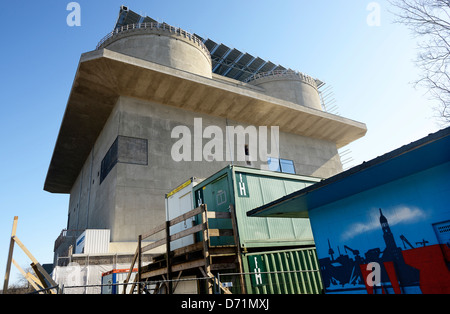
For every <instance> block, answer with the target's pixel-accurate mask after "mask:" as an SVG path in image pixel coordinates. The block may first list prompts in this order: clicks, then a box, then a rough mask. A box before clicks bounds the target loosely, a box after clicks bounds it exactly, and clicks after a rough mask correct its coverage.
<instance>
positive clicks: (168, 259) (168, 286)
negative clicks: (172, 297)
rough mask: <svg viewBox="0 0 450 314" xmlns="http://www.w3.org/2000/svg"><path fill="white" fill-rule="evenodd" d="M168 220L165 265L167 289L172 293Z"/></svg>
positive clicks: (168, 224) (167, 225)
mask: <svg viewBox="0 0 450 314" xmlns="http://www.w3.org/2000/svg"><path fill="white" fill-rule="evenodd" d="M170 239H171V236H170V222H169V221H167V222H166V252H167V254H166V267H167V280H168V282H167V289H168V292H169V294H173V284H172V258H171V257H170V242H171V240H170Z"/></svg>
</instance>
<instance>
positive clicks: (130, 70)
mask: <svg viewBox="0 0 450 314" xmlns="http://www.w3.org/2000/svg"><path fill="white" fill-rule="evenodd" d="M119 96H128V97H134V98H139V99H143V100H147V101H152V102H156V103H159V104H163V105H169V106H174V107H178V108H181V109H185V110H189V111H194V112H199V113H202V114H208V115H212V116H217V117H223V118H227V119H230V120H234V121H237V122H241V123H245V124H249V125H255V126H279V127H280V131H281V132H288V133H294V134H298V135H302V136H305V137H312V138H317V139H322V140H326V141H331V142H334V143H336V146H337V147H338V148H340V147H343V146H345V145H347V144H349V143H351V142H353V141H355V140H357V139H359V138H361V137H363V136H364V135H365V134H366V132H367V128H366V125H365V124H363V123H360V122H357V121H353V120H350V119H346V118H343V117H340V116H336V115H333V114H329V113H326V112H323V111H320V110H315V109H311V108H307V107H304V106H299V105H297V104H293V103H290V102H287V101H283V100H280V99H277V98H273V97H270V96H267V95H265V94H264V93H261V92H258V91H256V90H255V89H250V88H246V87H244V86H242V85H239V84H236V85H233V84H230V83H229V82H226V81H224V82H221V81H219V80H216V79H210V78H206V77H202V76H199V75H195V74H192V73H189V72H184V71H180V70H177V69H174V68H170V67H167V66H163V65H160V64H156V63H152V62H149V61H145V60H141V59H137V58H134V57H131V56H127V55H124V54H121V53H117V52H113V51H110V50H107V49H101V50H96V51H92V52H88V53H85V54H83V55H82V56H81V59H80V63H79V66H78V70H77V73H76V76H75V80H74V83H73V87H72V91H71V93H70V96H69V100H68V103H67V107H66V111H65V113H64V117H63V121H62V124H61V128H60V131H59V135H58V139H57V141H56V144H55V148H54V152H53V156H52V160H51V163H50V166H49V169H48V173H47V178H46V181H45V185H44V190H46V191H48V192H51V193H70V190H71V188H72V185H73V183H74V182H75V180H76V178H77V176H78V174H79V172H80V170H81V168H82V166H83V164H84V162H85V161H86V158H87V157H88V155H89V153H90V151H91V149H92V147H93V145H94V143H95V141H96V139H97V137H98V136H99V134H100V132H101V130H102V129H103V127H104V125H105V123H106V120H107V119H108V117H109V115H110V114H111V112H112V110H113V107H114V106H115V104H116V102H117V99H118V97H119Z"/></svg>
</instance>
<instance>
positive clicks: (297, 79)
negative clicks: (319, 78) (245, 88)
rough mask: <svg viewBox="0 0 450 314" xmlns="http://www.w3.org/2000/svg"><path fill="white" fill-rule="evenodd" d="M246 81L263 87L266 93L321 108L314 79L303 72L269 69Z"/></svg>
mask: <svg viewBox="0 0 450 314" xmlns="http://www.w3.org/2000/svg"><path fill="white" fill-rule="evenodd" d="M247 82H248V83H249V84H252V85H256V86H259V87H262V88H264V90H265V91H266V93H267V95H270V96H273V97H276V98H280V99H283V100H287V101H290V102H293V103H295V104H298V105H301V106H305V107H309V108H314V109H318V110H323V109H322V104H321V101H320V96H319V92H318V90H317V84H316V81H315V80H314V79H313V78H312V77H310V76H308V75H305V74H303V73H300V72H294V71H291V70H287V71H271V72H265V73H259V74H256V75H254V76H253V77H251V78H250V79H249V80H248V81H247Z"/></svg>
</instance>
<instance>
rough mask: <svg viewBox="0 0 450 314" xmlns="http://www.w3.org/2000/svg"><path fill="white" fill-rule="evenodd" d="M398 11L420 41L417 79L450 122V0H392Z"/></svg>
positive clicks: (441, 115) (440, 115) (447, 122)
mask: <svg viewBox="0 0 450 314" xmlns="http://www.w3.org/2000/svg"><path fill="white" fill-rule="evenodd" d="M389 2H390V3H391V4H392V5H393V6H394V7H396V8H397V9H398V11H396V12H394V14H395V16H396V17H397V20H396V22H398V23H402V24H404V25H406V26H407V27H408V28H409V29H410V30H411V31H412V32H413V34H414V35H415V36H416V37H417V38H419V39H420V40H421V42H420V43H419V48H420V51H421V53H419V55H418V57H417V60H416V62H417V65H418V67H419V68H420V69H421V71H422V76H421V78H420V79H418V80H417V81H416V84H421V85H423V86H425V87H426V88H428V90H429V91H430V95H432V97H433V98H434V99H436V100H437V101H438V102H439V107H438V108H436V110H437V111H438V113H439V117H440V118H441V119H442V120H443V122H444V124H450V75H449V70H450V0H390V1H389Z"/></svg>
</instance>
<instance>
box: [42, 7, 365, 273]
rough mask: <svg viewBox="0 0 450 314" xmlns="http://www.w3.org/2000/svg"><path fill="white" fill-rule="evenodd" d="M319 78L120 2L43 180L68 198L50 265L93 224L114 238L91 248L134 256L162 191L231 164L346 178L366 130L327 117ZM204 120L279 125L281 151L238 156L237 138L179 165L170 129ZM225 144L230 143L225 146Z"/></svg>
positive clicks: (74, 96)
mask: <svg viewBox="0 0 450 314" xmlns="http://www.w3.org/2000/svg"><path fill="white" fill-rule="evenodd" d="M322 85H323V83H322V82H321V81H319V80H317V79H313V78H312V77H310V76H308V75H305V74H302V73H299V72H297V71H293V70H291V69H287V68H285V67H283V66H279V65H275V64H273V63H272V62H270V61H265V60H262V59H261V58H258V57H253V56H252V55H250V54H248V53H243V52H241V51H239V50H237V49H233V48H229V47H227V46H226V45H224V44H218V43H216V42H215V41H213V40H211V39H204V38H202V37H201V36H198V35H195V34H190V33H188V32H186V31H184V30H182V29H180V28H176V27H173V26H170V25H168V24H166V23H159V22H157V21H155V20H153V19H151V18H149V17H143V16H140V15H138V14H136V13H134V12H133V11H131V10H129V9H128V8H127V7H124V6H122V7H121V9H120V13H119V18H118V20H117V23H116V26H115V28H114V30H113V31H112V32H111V33H110V34H108V35H107V36H106V37H105V38H103V39H102V40H101V41H100V43H99V44H98V46H97V47H96V49H95V50H93V51H91V52H87V53H84V54H82V56H81V58H80V61H79V66H78V69H77V73H76V75H75V79H74V83H73V87H72V90H71V92H70V96H69V99H68V103H67V107H66V111H65V114H64V117H63V119H62V124H61V128H60V131H59V135H58V138H57V141H56V144H55V148H54V152H53V156H52V159H51V162H50V166H49V169H48V173H47V177H46V180H45V186H44V189H45V190H46V191H48V192H50V193H62V194H70V201H69V208H68V220H67V227H66V230H64V232H63V233H61V236H60V237H59V238H58V239H57V241H56V242H55V265H56V264H57V263H58V260H59V258H61V257H66V256H68V255H70V254H72V253H71V251H74V248H75V247H76V245H77V243H76V239H77V238H78V237H79V236H80V235H81V234H82V233H83V232H84V231H85V230H91V229H107V230H109V232H108V234H109V243H107V245H106V246H104V247H103V249H101V250H97V252H96V253H108V254H113V253H115V254H133V253H134V251H135V249H136V241H137V237H138V235H139V234H142V233H144V232H146V231H148V230H149V229H151V228H152V227H154V226H157V225H160V224H161V223H163V222H164V221H165V219H166V218H165V210H164V195H165V193H168V192H169V191H170V190H171V189H173V188H174V187H175V186H177V185H178V184H180V183H181V182H183V181H185V180H186V179H187V178H190V177H194V176H195V177H197V178H206V177H209V176H210V175H212V174H213V173H215V172H217V171H218V170H220V169H222V168H224V167H226V166H227V165H229V164H230V163H232V164H234V165H238V166H245V167H254V168H264V167H266V168H268V169H269V170H274V171H287V172H291V173H294V174H299V175H304V176H314V177H319V178H328V177H330V176H333V175H335V174H338V173H340V172H341V171H342V164H341V161H340V158H339V154H338V149H339V148H342V147H344V146H346V145H348V144H349V143H351V142H353V141H355V140H357V139H359V138H361V137H363V136H364V135H365V133H366V131H367V129H366V126H365V125H364V124H363V123H360V122H357V121H353V120H351V119H347V118H344V117H341V116H337V115H333V114H330V113H327V112H325V111H324V110H323V108H322V104H321V99H320V95H319V92H318V89H319V88H320V86H322ZM198 118H201V119H202V120H201V121H202V127H203V128H206V127H208V126H215V127H218V128H220V129H221V130H222V133H223V134H226V132H227V128H226V127H227V126H235V127H236V126H243V127H244V129H243V130H241V131H238V130H239V129H237V128H236V130H237V131H236V134H235V135H236V136H243V137H244V138H247V137H245V135H246V134H245V128H246V127H248V126H256V128H258V126H268V127H270V126H278V127H279V138H278V141H277V143H270V144H276V145H277V146H278V152H279V154H276V155H274V154H271V152H269V154H268V160H259V159H258V160H250V158H249V159H247V160H245V161H242V160H238V159H237V158H236V153H237V152H238V151H239V150H241V151H243V150H245V149H246V147H245V145H241V146H239V147H238V146H237V145H238V144H239V143H238V142H237V141H234V147H233V149H232V150H231V151H232V152H233V154H234V155H233V156H232V157H231V161H230V160H226V159H224V160H214V159H213V158H210V157H211V156H206V158H203V159H202V160H201V161H193V160H192V161H181V162H177V161H174V160H173V158H172V157H171V150H172V146H173V144H174V143H175V142H176V141H177V139H174V138H173V137H172V131H173V129H174V128H175V127H177V126H186V127H187V128H189V129H190V130H194V129H195V128H196V125H195V124H194V121H195V119H198ZM202 132H203V131H201V132H200V135H198V134H196V133H195V132H192V134H193V135H194V138H193V141H194V140H198V141H200V143H203V144H205V143H206V142H207V140H206V139H204V138H203V137H202ZM268 138H269V139H270V136H269V137H268ZM269 142H270V141H269ZM241 144H242V143H241ZM245 144H246V145H248V144H249V143H248V142H246V143H245ZM270 144H269V147H270ZM229 145H230V143H229V142H226V141H224V143H223V151H224V152H225V151H226V149H227V146H229ZM201 149H202V147H195V146H194V147H193V149H192V155H195V154H200V156H202V155H201V154H202V151H201ZM199 150H200V151H199ZM274 165H275V167H274ZM107 242H108V241H107ZM84 253H87V252H84Z"/></svg>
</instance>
